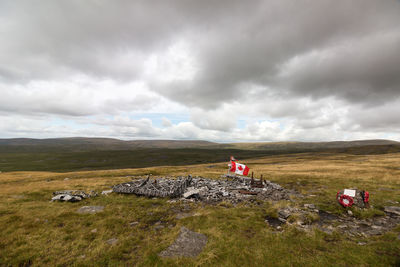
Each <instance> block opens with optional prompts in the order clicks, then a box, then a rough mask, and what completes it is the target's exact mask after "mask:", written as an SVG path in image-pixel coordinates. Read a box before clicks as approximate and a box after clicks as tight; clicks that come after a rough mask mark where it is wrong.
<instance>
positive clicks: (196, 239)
mask: <svg viewBox="0 0 400 267" xmlns="http://www.w3.org/2000/svg"><path fill="white" fill-rule="evenodd" d="M206 244H207V236H206V235H204V234H200V233H196V232H193V231H190V230H189V229H187V228H186V227H181V231H180V233H179V236H178V238H177V239H176V240H175V242H174V243H173V244H172V245H170V246H169V247H168V248H167V249H166V250H164V251H161V252H160V253H159V254H158V255H159V256H160V257H164V258H171V257H192V258H194V257H196V256H197V255H199V254H200V253H201V252H202V251H203V248H204V246H205V245H206Z"/></svg>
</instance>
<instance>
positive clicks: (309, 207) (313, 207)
mask: <svg viewBox="0 0 400 267" xmlns="http://www.w3.org/2000/svg"><path fill="white" fill-rule="evenodd" d="M304 207H305V208H308V209H311V210H313V209H315V205H314V204H304Z"/></svg>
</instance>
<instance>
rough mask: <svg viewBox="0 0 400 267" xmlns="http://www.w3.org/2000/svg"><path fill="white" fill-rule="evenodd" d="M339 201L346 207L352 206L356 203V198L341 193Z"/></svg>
mask: <svg viewBox="0 0 400 267" xmlns="http://www.w3.org/2000/svg"><path fill="white" fill-rule="evenodd" d="M338 201H339V203H340V205H342V206H343V207H345V208H347V207H351V206H352V205H353V203H354V199H353V198H352V197H351V196H348V195H341V196H340V198H339V200H338Z"/></svg>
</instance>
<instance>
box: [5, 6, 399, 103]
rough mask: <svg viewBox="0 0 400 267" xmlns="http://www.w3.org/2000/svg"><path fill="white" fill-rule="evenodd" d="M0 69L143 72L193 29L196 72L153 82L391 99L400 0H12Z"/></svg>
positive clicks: (203, 98) (197, 90) (23, 73)
mask: <svg viewBox="0 0 400 267" xmlns="http://www.w3.org/2000/svg"><path fill="white" fill-rule="evenodd" d="M1 9H2V12H1V15H2V17H3V18H2V26H0V27H1V28H0V29H1V32H2V33H3V34H2V35H3V36H5V35H4V34H6V36H7V38H4V37H3V38H2V42H1V44H0V51H1V54H0V58H1V59H2V60H1V62H2V63H0V77H1V78H3V79H4V80H13V81H14V82H15V80H17V81H18V80H19V82H23V81H24V80H29V79H37V78H39V79H40V78H48V77H63V76H65V75H68V74H70V73H85V74H87V75H91V76H96V77H111V78H113V79H122V80H135V79H140V77H138V76H140V74H141V70H142V68H143V61H144V60H145V58H146V56H147V55H148V54H151V53H154V52H158V51H162V50H164V49H166V48H167V47H168V46H169V45H171V43H173V42H174V40H176V39H177V38H186V40H187V41H188V42H189V43H190V44H191V45H190V47H191V49H192V51H191V53H192V54H193V55H194V56H195V58H196V62H197V64H196V65H197V72H196V74H195V76H194V77H193V79H191V80H190V81H170V82H165V83H161V84H160V83H152V82H151V81H148V82H149V83H150V84H151V85H152V86H154V90H157V91H158V92H159V93H160V94H162V95H165V96H167V97H169V98H171V99H173V100H175V101H181V102H184V103H189V104H193V105H196V106H200V107H215V106H216V105H218V104H220V103H221V102H224V101H230V100H234V99H235V98H236V95H237V94H239V93H245V92H246V91H247V90H248V88H247V87H246V86H243V85H244V84H255V85H258V86H265V88H266V89H265V90H275V91H285V92H289V93H290V94H293V95H296V96H297V95H308V96H312V97H323V96H332V95H333V96H337V97H339V98H344V99H347V100H349V101H357V102H359V101H361V102H362V101H368V102H373V101H379V100H380V101H385V100H390V99H392V98H393V95H397V93H398V91H399V86H400V75H398V73H400V53H398V49H399V47H400V28H399V27H398V25H400V2H399V1H365V0H362V1H361V0H360V1H346V2H337V1H326V0H322V1H295V2H293V1H278V2H277V1H253V2H251V3H248V2H245V1H217V2H216V1H155V2H150V1H117V2H110V1H40V2H37V1H5V2H3V3H2V4H1Z"/></svg>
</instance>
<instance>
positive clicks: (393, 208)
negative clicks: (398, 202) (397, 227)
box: [384, 206, 400, 216]
mask: <svg viewBox="0 0 400 267" xmlns="http://www.w3.org/2000/svg"><path fill="white" fill-rule="evenodd" d="M384 208H385V212H386V213H392V214H395V215H397V216H400V207H396V206H388V207H384Z"/></svg>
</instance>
